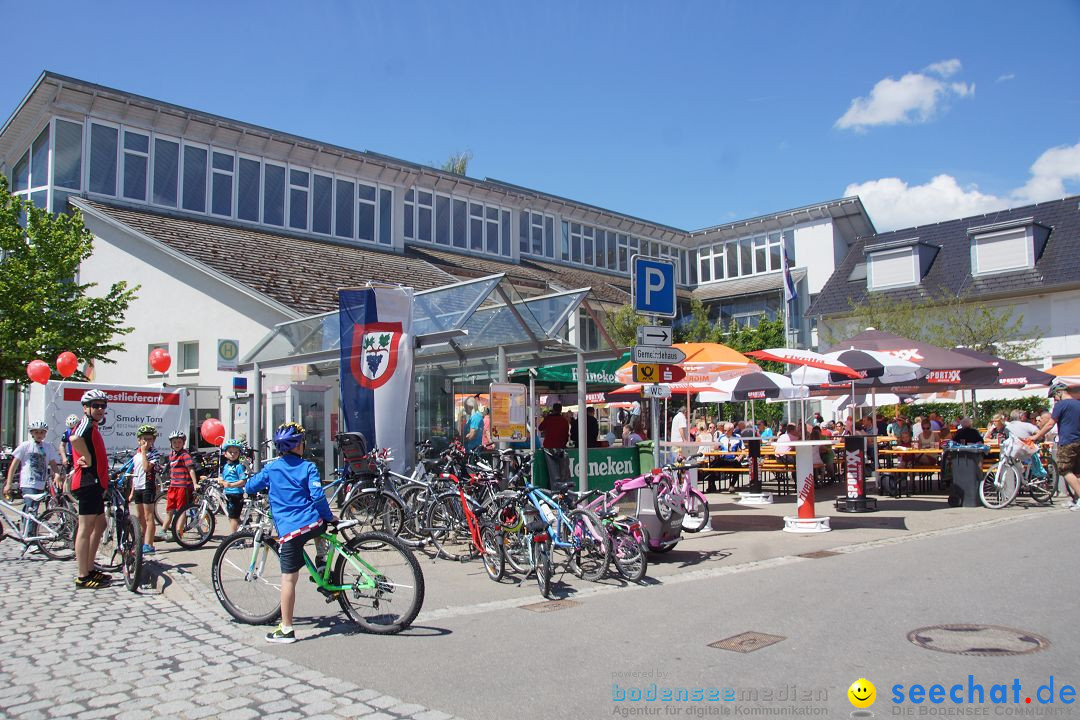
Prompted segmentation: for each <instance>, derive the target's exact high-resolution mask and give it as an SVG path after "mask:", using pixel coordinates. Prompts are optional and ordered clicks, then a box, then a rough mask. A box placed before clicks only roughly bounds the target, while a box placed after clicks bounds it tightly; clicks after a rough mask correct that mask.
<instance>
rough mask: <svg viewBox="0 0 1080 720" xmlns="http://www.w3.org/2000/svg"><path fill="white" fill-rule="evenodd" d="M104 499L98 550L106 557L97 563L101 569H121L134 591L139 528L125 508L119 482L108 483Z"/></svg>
mask: <svg viewBox="0 0 1080 720" xmlns="http://www.w3.org/2000/svg"><path fill="white" fill-rule="evenodd" d="M105 499H106V503H105V518H106V523H105V532H103V533H102V535H101V544H100V545H99V546H98V553H99V555H101V557H103V558H106V560H105V561H104V562H102V563H100V564H101V567H102V568H103V569H105V570H113V571H115V570H121V571H122V572H123V575H124V584H125V585H127V589H128V590H130V591H131V592H135V591H137V590H138V589H139V586H140V585H141V584H142V568H143V555H142V529H141V528H140V527H139V522H138V521H137V520H136V519H135V516H134V515H132V514H131V512H130V511H129V510H130V509H129V506H128V501H127V493H126V492H124V487H123V484H122V483H121V482H110V483H109V487H108V488H107V489H106V491H105Z"/></svg>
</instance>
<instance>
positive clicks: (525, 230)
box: [518, 210, 532, 255]
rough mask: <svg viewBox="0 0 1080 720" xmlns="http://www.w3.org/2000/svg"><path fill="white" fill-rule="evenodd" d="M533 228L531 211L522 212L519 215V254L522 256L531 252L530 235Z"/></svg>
mask: <svg viewBox="0 0 1080 720" xmlns="http://www.w3.org/2000/svg"><path fill="white" fill-rule="evenodd" d="M531 227H532V225H531V224H530V221H529V211H528V210H522V211H521V212H519V213H518V252H519V253H520V254H522V255H524V254H526V253H528V252H529V251H530V240H529V237H530V235H529V233H530V228H531Z"/></svg>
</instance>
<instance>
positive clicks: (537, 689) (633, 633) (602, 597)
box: [168, 506, 1080, 720]
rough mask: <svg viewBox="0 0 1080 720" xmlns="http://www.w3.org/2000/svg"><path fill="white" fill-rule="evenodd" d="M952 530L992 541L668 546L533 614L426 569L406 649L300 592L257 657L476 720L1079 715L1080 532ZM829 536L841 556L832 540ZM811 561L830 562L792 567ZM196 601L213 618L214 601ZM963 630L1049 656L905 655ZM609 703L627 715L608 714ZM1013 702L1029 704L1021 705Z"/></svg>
mask: <svg viewBox="0 0 1080 720" xmlns="http://www.w3.org/2000/svg"><path fill="white" fill-rule="evenodd" d="M896 507H899V506H896ZM778 512H782V510H781V511H778ZM935 512H941V513H947V512H965V511H964V510H962V509H947V508H942V509H940V510H936V511H935ZM966 512H967V513H968V514H969V516H970V517H973V518H977V519H984V518H985V519H990V522H991V523H992V524H990V525H975V526H973V527H967V528H964V527H943V528H940V529H937V530H935V529H932V528H924V531H923V532H912V528H911V527H909V526H908V525H910V524H912V523H915V524H918V523H919V522H920V520H918V517H917V516H916V517H915V518H912V516H911V515H910V514H908V515H907V516H906V518H905V517H900V519H899V521H898V520H897V518H896V517H892V516H890V514H889V513H888V512H885V513H879V514H876V515H867V516H860V518H859V519H858V520H855V519H851V518H850V517H844V518H838V520H840V521H841V525H843V523H844V522H850V523H851V526H850V527H849V530H850V532H849V533H848V534H847V535H846V536H845V535H844V534H843V533H840V532H834V533H830V534H827V535H822V536H817V537H813V538H797V539H793V540H788V539H789V538H790V537H791V536H786V535H783V534H782V533H774V532H770V533H758V534H757V535H758V536H760V537H761V538H763V539H761V540H758V539H757V538H756V537H755V538H750V537H749V536H748V535H747V533H744V532H732V534H731V535H727V534H726V532H724V531H722V532H718V533H712V534H708V535H703V536H698V537H696V538H692V539H691V540H688V541H686V543H684V544H683V545H680V548H679V550H677V551H676V553H680V552H681V553H682V557H681V558H680V557H679V556H678V555H675V554H672V555H670V556H668V557H667V558H665V559H664V562H663V563H662V564H659V565H657V566H655V567H654V568H653V569H652V571H651V572H650V575H653V576H654V577H657V578H659V581H658V582H654V583H653V584H648V585H644V586H625V584H623V583H618V582H615V581H608V582H607V583H604V584H599V585H592V584H589V583H584V582H582V581H580V580H578V579H576V578H573V577H572V576H566V577H565V578H563V579H564V580H565V582H562V583H559V584H558V585H557V586H556V589H557V591H558V592H559V593H560V594H561V595H562V596H563V597H565V598H568V599H571V600H575V601H576V602H577V603H578V604H575V605H572V606H570V607H566V608H564V609H558V610H554V611H549V612H535V611H533V610H530V609H527V608H523V607H522V605H523V604H531V603H532V602H534V601H535V602H539V601H540V600H541V598H540V597H539V595H538V593H537V592H536V585H535V582H534V581H533V580H532V579H528V580H526V581H523V582H520V583H519V582H517V580H515V581H513V582H510V581H505V582H504V583H503V584H502V585H500V586H496V585H495V584H494V583H492V582H491V581H490V580H488V579H487V578H486V576H485V575H484V572H483V568H482V567H481V566H480V565H479V564H478V563H473V564H469V565H457V564H453V563H447V562H445V561H436V560H433V559H425V560H424V563H423V566H424V571H425V577H426V578H427V581H428V586H429V588H431V591H430V592H429V594H428V598H427V601H426V602H425V612H424V613H423V614H422V615H421V617H420V618H419V619H418V621H417V623H416V625H415V626H414V627H413V628H412V629H410V631H408V632H407V633H405V634H403V635H399V636H394V637H387V638H384V637H373V636H368V635H362V634H355V633H353V632H352V630H351V628H350V627H349V626H348V625H347V624H345V623H344V621H343V617H342V616H341V615H340V613H339V612H338V608H337V605H336V604H335V605H330V606H327V605H325V604H323V603H322V602H321V600H320V598H319V597H318V596H317V595H315V594H314V593H313V592H304V589H303V588H301V601H300V604H299V607H298V625H297V632H298V634H299V636H300V637H301V638H303V642H299V643H296V644H295V645H291V646H267V647H268V649H269V650H270V652H272V653H274V654H278V655H280V656H282V657H284V658H288V659H290V660H292V661H294V662H296V663H299V664H301V665H306V666H308V667H311V668H313V669H315V670H318V671H320V672H324V673H326V674H329V675H334V676H337V677H340V678H343V679H345V680H349V681H352V682H354V683H357V684H359V685H361V686H363V687H375V688H379V689H380V690H381V691H382V692H386V693H389V694H391V695H393V696H396V697H401V698H407V699H408V701H410V702H416V703H422V704H424V705H427V706H431V707H439V708H442V709H445V710H446V711H447V712H451V713H454V714H455V715H458V716H461V717H464V718H472V719H474V720H487V719H491V720H494V719H495V718H504V717H507V716H513V717H518V718H551V717H574V718H601V717H610V716H613V715H615V716H624V717H637V716H657V715H663V716H667V717H670V716H686V717H706V716H712V715H721V714H728V715H741V714H758V715H759V716H767V717H773V716H800V715H807V716H818V717H821V716H828V717H841V716H842V717H848V716H850V714H851V713H852V712H853V711H854V710H855V708H854V707H853V706H852V705H851V703H850V702H849V700H848V697H847V688H848V686H849V685H850V684H851V683H852V682H854V681H855V680H857V679H859V678H866V679H868V680H870V681H871V682H872V683H874V684H875V685H876V688H877V693H878V694H877V699H876V702H874V704H873V705H872V706H871V707H870V708H869V711H870V712H873V713H874V715H875V716H877V717H883V716H886V715H890V716H893V715H897V716H904V715H905V714H907V713H908V712H909V711H910V714H911V715H912V716H917V715H926V714H934V715H945V714H955V713H957V711H959V710H960V709H961V708H962V707H972V706H967V705H963V706H961V705H956V704H954V703H952V702H951V701H950V700H948V698H946V702H944V703H941V704H930V703H926V702H924V703H922V704H913V703H912V702H910V701H906V698H907V692H908V688H909V687H911V686H912V685H913V684H920V685H922V686H923V687H924V688H926V689H929V688H930V686H932V685H934V684H936V683H940V684H942V685H943V686H944V688H945V692H946V693H948V691H949V689H950V688H951V687H952V686H953V685H954V684H962V685H963V689H962V691H961V690H958V691H957V692H958V693H960V696H963V697H964V699H965V702H966V699H967V698H966V694H967V692H968V689H967V685H968V682H969V680H968V676H969V675H973V676H974V679H973V681H972V682H973V683H975V684H979V685H982V686H983V688H984V694H985V700H986V704H985V705H982V706H974V708H975V710H977V711H980V712H985V714H987V715H997V716H1002V715H1005V714H1009V715H1012V714H1014V713H1017V712H1019V713H1028V714H1031V713H1034V712H1039V713H1043V714H1045V713H1047V712H1050V713H1052V714H1055V716H1058V717H1060V716H1070V715H1072V714H1077V715H1080V711H1074V710H1073V709H1072V708H1073V707H1075V706H1073V705H1065V704H1062V703H1061V702H1060V699H1061V697H1060V692H1061V690H1062V687H1063V685H1066V684H1068V685H1072V686H1074V687H1078V689H1080V669H1078V668H1080V625H1078V623H1077V620H1076V619H1075V609H1074V608H1075V605H1076V603H1075V598H1076V596H1077V591H1078V589H1080V588H1078V582H1077V562H1076V560H1075V559H1074V558H1075V553H1073V552H1072V546H1073V545H1074V543H1075V542H1076V538H1077V531H1078V530H1080V514H1077V513H1069V512H1066V511H1064V510H1062V509H1060V508H1054V509H1047V510H1040V511H1037V512H1035V511H1026V510H1025V509H1023V508H1010V509H1009V510H1007V511H1002V513H998V514H994V513H991V512H990V511H982V510H979V511H973V510H967V511H966ZM973 513H980V514H978V515H974V514H973ZM898 515H900V516H903V514H902V513H899V514H898ZM751 517H752V516H751ZM761 517H762V518H763V519H762V520H760V521H759V522H760V523H761V524H762V527H761V528H760V529H762V530H765V529H766V528H767V527H768V528H771V525H770V523H771V522H772V521H771V520H770V519H768V518H767V517H766V516H761ZM769 517H771V516H769ZM937 517H939V518H940V517H944V516H943V515H938V516H937ZM741 522H744V523H748V527H749V528H752V527H753V525H754V522H750V521H747V520H742V521H741ZM864 529H865V530H866V532H862V531H863V530H864ZM870 529H873V532H871V531H870ZM777 536H783V538H784V540H785V542H790V543H794V544H793V545H792V546H791V547H793V548H794V549H795V550H797V551H798V552H797V553H793V552H792V551H785V552H777V551H776V549H775V547H772V546H770V547H771V551H769V548H767V547H766V546H767V545H769V543H774V544H775V543H776V542H777V540H776V538H777ZM845 537H846V538H847V540H848V541H846V542H841V540H842V539H843V538H845ZM764 538H768V540H766V539H764ZM755 543H758V544H755ZM824 548H835V549H838V550H840V552H839V553H838V554H835V555H827V556H826V557H821V558H814V559H812V558H807V557H801V556H800V555H801V554H802V553H804V552H806V551H814V550H821V549H824ZM168 555H173V554H172V553H169V554H168ZM208 556H209V552H208V551H204V552H202V553H188V554H186V557H185V559H186V560H187V562H185V563H184V564H185V565H187V566H188V569H190V570H192V571H193V572H194V577H195V578H200V577H205V572H206V566H207V564H208V563H207V560H208V559H209V558H208ZM173 557H174V558H175V559H176V560H179V559H180V558H179V557H175V556H173ZM557 579H558V578H557ZM207 597H209V601H208V600H207ZM202 601H203V602H210V603H213V598H212V596H206V597H203V599H202ZM970 623H982V624H989V625H1000V626H1005V627H1008V628H1015V629H1017V630H1019V631H1021V632H1020V633H1018V634H1016V636H1015V637H1012V639H1011V640H1010V641H1008V642H1011V643H1012V645H1011V646H1015V647H1021V646H1023V647H1028V646H1029V645H1030V644H1031V643H1030V641H1028V640H1021V639H1020V638H1023V637H1024V636H1025V635H1026V634H1028V633H1034V634H1036V635H1038V636H1042V637H1043V638H1046V639H1047V640H1048V641H1049V646H1048V647H1047V648H1045V649H1043V650H1040V651H1038V652H1033V653H1029V654H1024V655H1014V656H1006V657H982V656H973V655H970V654H969V655H957V654H947V653H943V652H935V651H931V650H927V649H924V648H921V647H918V646H916V645H915V644H913V643H912V642H911V641H909V640H908V633H909V632H911V631H912V630H915V629H917V628H922V627H926V626H933V625H940V624H970ZM240 630H241V633H240V635H239V636H240V637H241V638H246V639H247V640H248V641H249V642H251V643H252V644H254V645H259V646H260V647H262V644H261V634H262V633H264V632H265V629H263V628H246V627H241V628H240ZM744 632H760V633H766V634H769V635H774V636H779V637H781V638H782V639H781V640H779V641H778V642H776V643H775V644H772V645H770V646H768V647H764V648H762V649H759V650H756V651H754V652H750V653H739V652H732V651H729V650H724V649H717V648H713V647H709V644H710V643H714V642H716V641H719V640H723V639H726V638H729V637H732V636H736V635H738V634H740V633H744ZM943 632H945V634H946V635H949V637H953V638H955V637H956V636H957V633H955V632H953V633H951V634H949V633H948V631H943ZM930 635H931V641H932V642H941V641H942V638H941V633H936V634H935V633H930ZM1006 635H1007V634H1006ZM971 637H972V639H971V640H970V642H968V644H967V645H965V647H980V646H993V647H1004V646H1005V645H1002V642H1003V640H1002V637H997V638H991V639H987V638H980V637H977V636H971ZM965 642H967V641H966V640H965ZM961 644H963V643H961ZM1051 676H1053V677H1054V684H1055V687H1054V693H1055V701H1056V702H1055V704H1053V705H1041V704H1040V703H1039V702H1038V700H1039V698H1038V696H1037V694H1036V691H1037V690H1038V688H1039V687H1040V686H1042V685H1046V684H1047V683H1049V681H1050V677H1051ZM1014 679H1019V681H1020V689H1019V690H1018V691H1017V695H1016V697H1017V698H1018V699H1019V703H1018V704H1016V703H1013V702H1012V699H1013V693H1014V691H1013V687H1012V683H1013V681H1014ZM653 683H656V686H657V690H658V692H659V693H662V692H663V690H664V688H670V689H671V690H672V692H673V696H674V693H676V692H678V689H680V688H685V689H686V690H687V692H688V694H689V693H692V692H693V690H694V689H695V688H696V689H700V690H701V692H702V697H703V698H707V697H708V693H709V692H710V691H711V692H714V693H715V694H716V695H718V696H719V698H720V699H719V701H714V702H709V701H700V702H692V701H690V702H685V701H672V702H659V701H657V702H645V701H637V702H635V701H633V700H631V698H633V697H634V691H635V690H637V691H640V692H643V693H645V697H648V696H649V692H650V689H651V686H652V684H653ZM995 684H1005V685H1007V686H1008V689H1007V699H1008V700H1009V703H1008V704H992V703H991V700H992V699H993V698H992V697H991V695H990V693H991V690H992V686H993V685H995ZM896 685H902V686H903V690H902V692H903V694H904V698H905V702H903V703H900V704H897V703H894V702H893V697H894V691H893V689H892V688H893V687H894V686H896ZM916 692H917V691H916ZM620 693H625V694H626V695H625V696H626V698H627V699H625V700H617V699H616V698H618V697H619V696H620ZM1045 696H1046V692H1045V690H1044V692H1043V697H1045ZM676 697H677V696H676ZM689 697H691V698H692V697H694V696H693V695H689ZM973 697H977V693H976V695H974V696H973ZM1027 697H1031V698H1032V703H1031V704H1027V703H1025V702H1024V700H1025V698H1027ZM724 698H732V699H730V700H726V701H725V700H724Z"/></svg>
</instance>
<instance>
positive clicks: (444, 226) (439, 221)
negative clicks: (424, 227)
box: [435, 195, 450, 245]
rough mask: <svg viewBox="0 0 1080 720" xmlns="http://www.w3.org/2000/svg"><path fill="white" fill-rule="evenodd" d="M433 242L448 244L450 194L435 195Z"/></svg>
mask: <svg viewBox="0 0 1080 720" xmlns="http://www.w3.org/2000/svg"><path fill="white" fill-rule="evenodd" d="M435 242H437V243H438V244H439V245H449V244H450V196H449V195H436V196H435Z"/></svg>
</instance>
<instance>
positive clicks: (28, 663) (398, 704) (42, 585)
mask: <svg viewBox="0 0 1080 720" xmlns="http://www.w3.org/2000/svg"><path fill="white" fill-rule="evenodd" d="M21 550H22V546H19V545H17V544H15V543H13V542H11V541H8V542H4V543H0V717H4V718H19V719H20V720H37V719H45V718H78V720H91V719H92V718H117V719H118V720H139V719H142V718H158V717H170V718H183V719H185V720H195V719H196V718H221V719H222V720H247V719H248V718H262V719H263V720H294V719H295V720H299V719H300V718H356V717H362V718H364V720H388V719H390V718H405V717H408V718H413V720H448V719H449V718H450V717H451V716H450V715H449V714H447V713H443V712H438V711H435V710H429V709H428V708H425V707H423V706H421V705H416V704H411V703H406V702H405V701H403V700H399V699H397V698H394V697H390V696H387V695H384V694H382V693H380V692H378V691H377V690H370V689H365V688H361V687H359V686H358V685H355V684H353V683H350V682H347V681H344V680H340V679H337V678H334V677H330V676H327V675H324V674H322V673H320V672H317V671H315V670H310V669H308V668H305V667H302V666H300V665H298V664H296V663H294V662H292V661H290V660H287V659H284V658H280V657H275V656H273V655H270V654H268V653H265V652H263V651H262V650H260V649H257V648H253V647H250V646H248V645H246V644H245V643H243V642H241V641H240V639H239V637H238V635H237V630H235V629H234V628H232V627H231V626H230V624H229V623H228V622H226V621H224V620H223V619H222V618H221V616H220V615H218V614H216V613H215V612H213V611H212V610H210V609H208V608H206V607H205V606H204V605H203V603H200V602H195V601H189V598H188V597H187V596H186V595H185V594H184V593H174V592H171V591H170V593H169V595H167V596H166V595H161V594H156V593H155V594H146V595H136V594H133V593H130V592H128V590H127V588H126V587H124V585H123V583H122V582H120V583H117V584H115V585H114V586H113V587H111V588H107V589H104V590H96V591H91V590H78V591H77V590H76V589H75V587H74V585H73V582H72V578H73V577H74V572H75V564H74V563H73V562H56V561H48V560H45V559H44V558H42V557H41V556H40V555H39V554H34V555H31V556H29V557H28V558H26V559H22V560H20V559H19V553H20V551H21ZM299 644H300V643H298V645H299ZM294 647H295V646H294ZM311 650H312V652H318V651H319V649H318V646H317V645H315V644H312V646H311ZM355 662H359V663H365V662H378V659H377V658H364V657H363V655H362V654H360V653H358V654H357V656H356V660H355Z"/></svg>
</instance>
